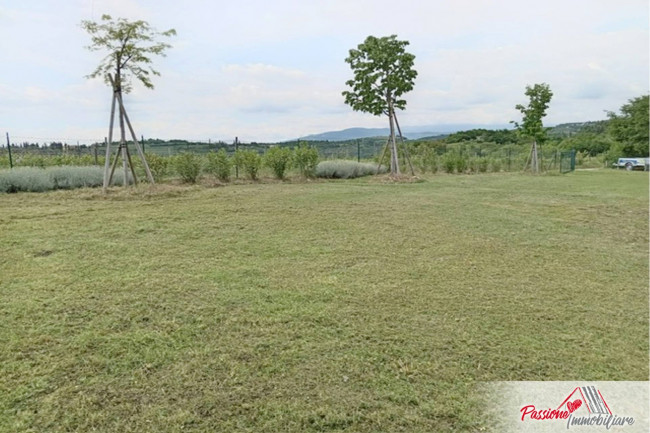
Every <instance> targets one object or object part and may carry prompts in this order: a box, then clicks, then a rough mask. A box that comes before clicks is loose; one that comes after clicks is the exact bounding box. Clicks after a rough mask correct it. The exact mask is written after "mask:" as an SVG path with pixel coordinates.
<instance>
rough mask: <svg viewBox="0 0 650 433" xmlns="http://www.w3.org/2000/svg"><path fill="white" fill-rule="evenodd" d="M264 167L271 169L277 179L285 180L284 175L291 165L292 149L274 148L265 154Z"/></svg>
mask: <svg viewBox="0 0 650 433" xmlns="http://www.w3.org/2000/svg"><path fill="white" fill-rule="evenodd" d="M263 160H264V165H266V166H267V167H269V168H270V169H271V170H272V171H273V174H274V175H275V177H276V178H278V179H284V174H285V172H286V171H287V169H288V168H289V166H290V165H291V149H289V148H287V147H280V146H274V147H271V148H270V149H269V150H267V151H266V153H265V154H264V158H263Z"/></svg>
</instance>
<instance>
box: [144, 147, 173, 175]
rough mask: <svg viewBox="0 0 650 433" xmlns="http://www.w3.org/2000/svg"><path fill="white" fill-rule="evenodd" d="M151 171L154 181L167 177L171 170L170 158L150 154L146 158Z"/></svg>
mask: <svg viewBox="0 0 650 433" xmlns="http://www.w3.org/2000/svg"><path fill="white" fill-rule="evenodd" d="M146 158H147V164H149V170H150V171H151V175H152V176H153V178H154V180H161V179H162V178H164V177H165V175H167V171H168V169H169V158H164V157H162V156H160V155H156V154H155V153H150V154H148V155H147V156H146Z"/></svg>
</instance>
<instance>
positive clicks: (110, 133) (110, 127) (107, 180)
mask: <svg viewBox="0 0 650 433" xmlns="http://www.w3.org/2000/svg"><path fill="white" fill-rule="evenodd" d="M111 82H112V81H111ZM116 93H117V92H116V91H115V87H113V101H112V102H111V120H110V122H109V124H108V141H107V142H106V161H104V186H103V190H104V192H106V188H108V186H109V185H110V184H111V180H112V179H113V172H112V171H111V174H110V176H109V174H108V170H109V168H110V165H111V143H112V142H113V123H114V121H115V100H116V99H117V96H116ZM118 154H119V152H118ZM118 154H116V155H115V160H117V156H118ZM113 170H114V169H113Z"/></svg>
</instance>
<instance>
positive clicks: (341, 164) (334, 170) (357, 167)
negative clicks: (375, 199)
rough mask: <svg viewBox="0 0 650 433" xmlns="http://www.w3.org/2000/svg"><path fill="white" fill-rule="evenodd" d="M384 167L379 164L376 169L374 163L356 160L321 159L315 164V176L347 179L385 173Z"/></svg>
mask: <svg viewBox="0 0 650 433" xmlns="http://www.w3.org/2000/svg"><path fill="white" fill-rule="evenodd" d="M386 171H387V170H386V167H384V166H381V167H380V168H379V171H377V166H376V165H375V164H371V163H367V162H356V161H322V162H320V163H319V164H318V165H317V166H316V176H317V177H325V178H330V179H349V178H354V177H361V176H368V175H371V174H377V173H385V172H386Z"/></svg>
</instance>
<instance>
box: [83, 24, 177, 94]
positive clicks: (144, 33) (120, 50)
mask: <svg viewBox="0 0 650 433" xmlns="http://www.w3.org/2000/svg"><path fill="white" fill-rule="evenodd" d="M81 27H82V28H83V29H84V30H86V31H87V32H88V33H89V34H90V36H91V45H90V46H88V47H87V48H88V49H89V50H91V51H99V50H103V51H107V52H108V54H107V55H106V57H104V59H103V60H102V61H101V63H100V64H99V66H97V68H96V69H95V71H94V72H93V73H92V74H90V75H89V76H88V78H96V77H103V78H104V81H105V82H106V83H107V84H110V78H109V76H110V74H113V75H114V79H115V81H116V82H115V86H116V89H118V90H119V91H122V92H124V93H129V92H130V91H131V89H132V85H131V78H132V77H133V78H135V79H137V80H138V81H140V82H141V83H142V84H143V85H144V86H145V87H147V88H149V89H153V84H152V82H151V78H150V76H151V75H160V73H159V72H158V71H156V70H155V69H153V68H152V67H151V63H152V61H151V55H158V56H163V57H164V56H165V51H166V50H167V49H168V48H171V45H169V44H167V43H164V42H156V41H155V38H157V37H159V36H165V37H170V36H174V35H176V31H175V30H174V29H170V30H167V31H164V32H158V31H156V30H155V29H153V28H152V27H150V26H149V23H147V22H146V21H142V20H137V21H127V20H126V19H124V18H118V19H117V20H113V19H112V18H111V16H110V15H102V20H101V22H100V23H96V22H94V21H89V20H84V21H82V22H81Z"/></svg>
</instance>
